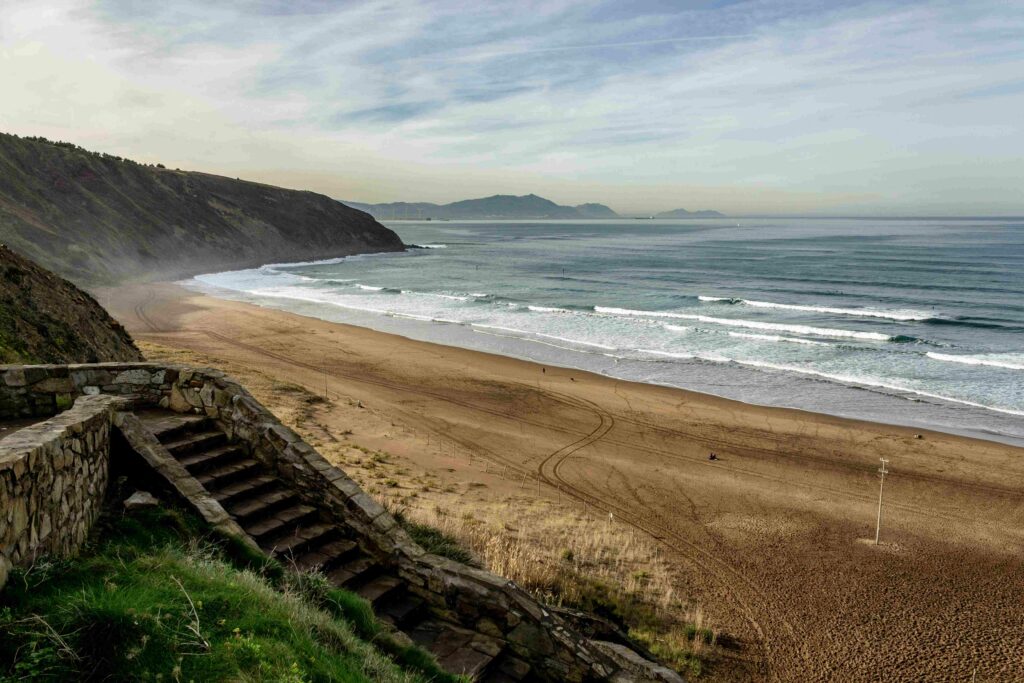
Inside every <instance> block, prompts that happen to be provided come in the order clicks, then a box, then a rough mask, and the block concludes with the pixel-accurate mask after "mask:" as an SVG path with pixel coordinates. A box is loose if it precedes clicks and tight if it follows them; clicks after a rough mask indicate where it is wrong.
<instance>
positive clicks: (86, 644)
mask: <svg viewBox="0 0 1024 683" xmlns="http://www.w3.org/2000/svg"><path fill="white" fill-rule="evenodd" d="M93 535H94V539H95V540H94V541H93V544H92V545H91V546H89V547H87V548H86V550H85V551H84V552H83V554H82V555H81V556H80V557H78V558H76V559H74V560H67V561H62V562H46V561H43V562H39V563H37V564H36V565H35V566H33V567H32V568H31V569H29V570H27V571H26V570H15V571H14V572H13V573H12V575H11V578H10V580H9V582H8V584H7V586H6V587H5V588H4V589H3V592H0V683H7V682H8V681H23V680H33V681H72V680H73V681H168V682H170V681H197V682H198V681H204V682H205V681H268V682H269V681H282V682H286V683H299V682H303V681H309V682H318V681H323V682H324V683H327V682H328V681H329V682H332V683H338V682H352V683H363V682H365V683H370V682H371V681H380V682H382V683H420V682H423V683H425V682H427V681H433V682H436V683H444V682H449V683H455V682H456V681H458V680H461V679H459V678H456V677H453V676H451V675H449V674H446V673H444V672H442V671H441V670H440V669H438V668H437V666H436V664H434V661H433V660H432V659H431V657H430V656H429V655H428V654H426V653H425V652H423V651H422V650H419V649H418V648H415V647H412V646H408V645H403V644H401V643H399V642H398V641H396V640H395V639H394V638H392V637H391V636H390V635H389V634H388V633H387V632H386V631H385V630H384V629H383V627H382V626H381V625H380V624H379V623H378V622H377V621H376V620H375V619H374V617H373V613H372V611H371V610H370V608H369V605H368V604H367V603H366V602H364V601H363V600H362V599H360V598H358V597H357V596H355V595H352V594H350V593H346V592H345V591H341V590H338V589H334V588H331V587H329V586H328V585H327V583H326V581H325V580H324V579H322V578H321V577H318V576H317V575H312V574H307V575H295V574H291V573H290V572H285V571H284V570H283V569H282V567H281V566H280V565H278V564H277V563H275V562H274V561H272V560H268V559H266V558H264V557H262V556H261V555H258V554H255V553H253V552H251V551H248V550H247V547H246V546H244V545H242V544H241V543H240V542H237V541H232V540H231V539H225V538H217V537H212V536H210V535H209V530H208V529H207V528H205V527H204V526H203V525H202V523H201V522H200V521H199V520H198V519H197V518H195V517H193V516H191V515H187V514H184V513H182V512H180V511H177V510H173V509H163V508H154V509H150V510H144V511H138V512H135V513H129V514H122V513H120V512H119V511H116V510H111V511H108V513H107V514H106V515H104V517H103V518H102V519H101V522H100V524H99V525H98V526H97V528H96V529H95V530H94V534H93Z"/></svg>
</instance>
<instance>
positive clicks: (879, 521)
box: [875, 458, 889, 545]
mask: <svg viewBox="0 0 1024 683" xmlns="http://www.w3.org/2000/svg"><path fill="white" fill-rule="evenodd" d="M879 460H881V461H882V466H881V467H880V468H879V470H878V471H879V473H880V474H881V475H882V476H881V480H880V481H879V483H878V519H877V520H876V521H875V545H878V534H879V533H880V532H881V529H882V487H884V486H885V475H887V474H889V470H887V469H885V465H886V463H888V462H889V461H888V460H886V459H885V458H879Z"/></svg>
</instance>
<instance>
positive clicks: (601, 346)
mask: <svg viewBox="0 0 1024 683" xmlns="http://www.w3.org/2000/svg"><path fill="white" fill-rule="evenodd" d="M533 334H535V335H537V336H538V337H545V338H547V339H557V340H558V341H564V342H569V343H570V344H581V345H583V346H593V347H594V348H596V349H604V350H605V351H615V350H616V348H615V347H614V346H608V345H607V344H597V343H595V342H588V341H583V340H581V339H569V338H568V337H559V336H556V335H553V334H544V333H543V332H534V333H533Z"/></svg>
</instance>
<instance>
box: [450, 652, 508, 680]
mask: <svg viewBox="0 0 1024 683" xmlns="http://www.w3.org/2000/svg"><path fill="white" fill-rule="evenodd" d="M492 661H494V655H489V654H487V653H486V652H481V651H480V650H477V649H475V648H472V647H463V648H459V649H458V650H456V651H455V652H452V653H451V654H450V655H448V656H446V657H438V659H437V663H438V664H439V665H440V666H441V668H442V669H444V670H445V671H447V672H449V673H453V674H456V675H460V674H461V675H463V676H466V677H467V678H470V679H472V680H476V679H477V678H479V677H480V676H481V675H485V671H486V670H487V668H488V666H489V665H490V663H491V662H492Z"/></svg>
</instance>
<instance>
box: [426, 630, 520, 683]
mask: <svg viewBox="0 0 1024 683" xmlns="http://www.w3.org/2000/svg"><path fill="white" fill-rule="evenodd" d="M408 635H409V637H410V638H411V639H412V640H413V642H414V643H416V644H417V645H419V646H420V647H423V648H426V649H427V650H430V651H431V652H432V653H434V656H435V657H437V662H438V664H440V665H441V668H443V669H444V670H446V671H449V672H451V673H454V674H464V675H466V676H469V677H470V678H475V677H477V676H480V675H481V674H483V673H484V672H485V671H486V670H487V668H488V665H490V663H491V662H492V661H494V659H495V657H497V656H498V655H499V654H500V653H501V650H502V644H501V641H499V640H498V639H496V638H491V637H490V636H485V635H483V634H481V633H476V632H474V631H470V630H468V629H465V628H462V627H461V626H456V625H455V624H452V623H449V622H446V621H441V620H440V619H428V620H426V621H423V622H421V623H420V624H418V625H417V626H416V627H415V628H413V629H411V630H409V631H408Z"/></svg>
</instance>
